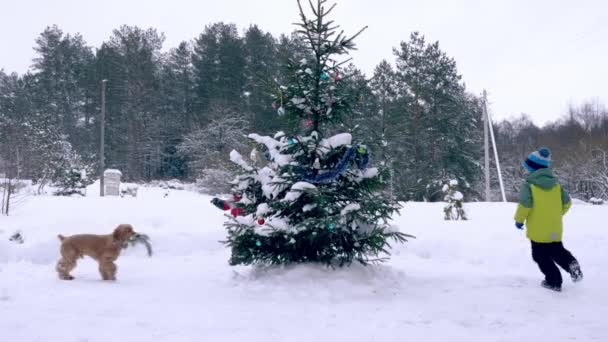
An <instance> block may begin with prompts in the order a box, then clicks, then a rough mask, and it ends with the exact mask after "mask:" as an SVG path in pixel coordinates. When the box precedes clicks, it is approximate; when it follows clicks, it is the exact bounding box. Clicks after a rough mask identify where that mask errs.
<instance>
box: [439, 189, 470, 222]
mask: <svg viewBox="0 0 608 342" xmlns="http://www.w3.org/2000/svg"><path fill="white" fill-rule="evenodd" d="M442 191H443V193H444V195H445V196H444V198H443V200H444V201H446V202H447V204H446V206H445V207H444V208H443V213H444V214H445V219H446V220H447V221H450V220H463V221H466V220H467V214H466V212H465V211H464V196H463V194H462V192H460V191H458V181H457V180H455V179H453V180H451V181H449V182H448V183H446V184H444V185H443V188H442Z"/></svg>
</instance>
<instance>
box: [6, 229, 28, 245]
mask: <svg viewBox="0 0 608 342" xmlns="http://www.w3.org/2000/svg"><path fill="white" fill-rule="evenodd" d="M9 241H12V242H14V243H16V244H19V245H22V244H23V243H24V242H25V238H24V237H23V234H21V232H20V231H16V232H15V233H13V235H11V237H10V238H9Z"/></svg>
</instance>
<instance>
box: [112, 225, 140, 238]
mask: <svg viewBox="0 0 608 342" xmlns="http://www.w3.org/2000/svg"><path fill="white" fill-rule="evenodd" d="M134 234H135V231H134V230H133V226H131V225H130V224H121V225H119V226H118V227H116V229H114V233H112V237H113V239H114V240H115V241H126V240H127V239H128V238H130V237H131V235H134Z"/></svg>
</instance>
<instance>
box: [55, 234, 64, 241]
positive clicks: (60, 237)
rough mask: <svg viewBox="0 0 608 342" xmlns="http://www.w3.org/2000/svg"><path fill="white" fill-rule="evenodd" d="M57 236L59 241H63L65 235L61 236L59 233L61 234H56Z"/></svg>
mask: <svg viewBox="0 0 608 342" xmlns="http://www.w3.org/2000/svg"><path fill="white" fill-rule="evenodd" d="M57 237H58V238H59V241H63V240H65V236H63V235H61V234H59V235H57Z"/></svg>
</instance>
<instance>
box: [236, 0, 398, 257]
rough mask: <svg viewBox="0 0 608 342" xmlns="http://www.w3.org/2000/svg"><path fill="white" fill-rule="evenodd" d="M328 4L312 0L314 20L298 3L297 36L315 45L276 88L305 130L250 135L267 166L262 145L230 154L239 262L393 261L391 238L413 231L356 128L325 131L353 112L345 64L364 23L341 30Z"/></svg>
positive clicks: (287, 112) (282, 110)
mask: <svg viewBox="0 0 608 342" xmlns="http://www.w3.org/2000/svg"><path fill="white" fill-rule="evenodd" d="M326 3H327V0H318V1H317V3H316V6H314V5H313V4H312V2H311V10H312V13H313V16H312V18H309V17H308V16H307V14H306V12H305V11H304V9H303V8H302V6H301V4H300V1H298V5H299V7H300V17H301V23H300V24H297V25H298V31H297V34H298V36H299V38H300V39H301V40H302V41H303V42H305V46H306V48H307V51H308V53H306V54H305V56H306V57H302V58H301V59H297V60H293V59H291V60H290V61H289V64H288V66H287V70H288V74H287V75H286V77H285V78H284V79H285V80H288V82H287V83H286V84H281V85H278V86H277V88H278V89H280V93H279V94H278V96H277V99H276V102H275V103H276V104H279V107H278V108H277V112H278V114H279V115H284V116H286V117H288V118H290V119H291V121H292V122H294V123H297V124H298V125H297V126H295V127H298V128H299V129H298V131H299V134H293V135H291V134H289V135H288V134H285V133H283V132H279V133H277V134H276V135H275V136H274V137H270V136H260V135H258V134H251V135H249V138H250V139H251V140H252V141H253V143H255V144H256V145H257V146H258V147H259V149H260V151H262V152H263V156H264V158H265V159H266V165H264V161H263V160H262V157H260V154H259V153H252V154H251V157H250V161H246V160H245V158H243V157H242V156H241V154H239V153H238V152H237V151H233V152H232V153H231V155H230V157H231V160H232V161H233V162H235V163H236V164H237V165H239V166H240V167H241V169H242V170H243V174H241V175H239V176H238V177H237V179H236V180H235V182H234V189H233V190H234V196H235V199H236V201H235V203H234V204H233V206H234V208H233V210H232V213H233V215H235V217H234V218H233V219H232V220H231V221H229V222H227V223H226V227H227V230H228V238H227V240H226V241H225V243H226V244H227V245H228V246H229V247H230V248H231V249H232V256H231V259H230V264H232V265H237V264H285V263H303V262H318V263H323V264H327V265H340V266H342V265H347V264H350V263H351V262H352V261H358V262H361V263H363V264H367V263H370V262H376V261H382V260H384V259H385V258H384V257H383V256H382V254H383V253H386V254H388V249H389V248H390V245H389V239H394V240H395V241H397V242H404V241H406V238H407V237H408V235H406V234H403V233H400V232H397V231H395V230H394V229H393V227H391V226H390V224H389V219H390V217H391V215H392V214H394V213H395V212H397V211H398V210H399V208H400V206H399V204H398V203H397V202H396V201H394V200H393V199H392V198H387V197H386V196H385V193H384V192H383V191H382V190H383V188H384V186H385V182H384V177H385V176H386V174H385V172H384V170H378V169H377V168H371V167H369V166H368V164H369V150H368V148H367V147H366V146H365V145H363V144H360V143H357V142H356V141H354V140H353V138H352V135H351V134H349V133H341V134H337V135H334V136H331V137H327V138H326V137H324V134H326V133H327V132H328V131H329V128H330V127H331V125H332V124H334V123H336V122H339V121H340V120H341V119H342V118H343V117H345V116H348V115H351V114H352V110H353V106H354V101H356V98H357V97H356V96H354V94H353V93H352V91H350V89H349V88H348V87H349V84H348V83H347V82H344V79H343V75H344V73H343V71H342V68H341V66H342V65H344V64H345V63H346V62H348V60H344V59H343V57H344V56H346V55H348V53H349V51H350V50H353V49H354V48H355V44H354V39H355V38H356V37H357V36H358V35H359V34H360V33H361V32H362V31H363V30H361V31H360V32H359V33H357V34H355V35H354V36H352V37H347V36H345V35H344V33H343V32H340V31H338V26H337V25H335V24H334V22H333V21H331V20H329V19H328V15H329V14H330V12H331V11H332V10H333V9H334V7H335V5H333V6H331V7H329V8H327V7H326ZM300 57H301V56H300ZM338 58H342V60H341V61H339V60H338Z"/></svg>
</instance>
